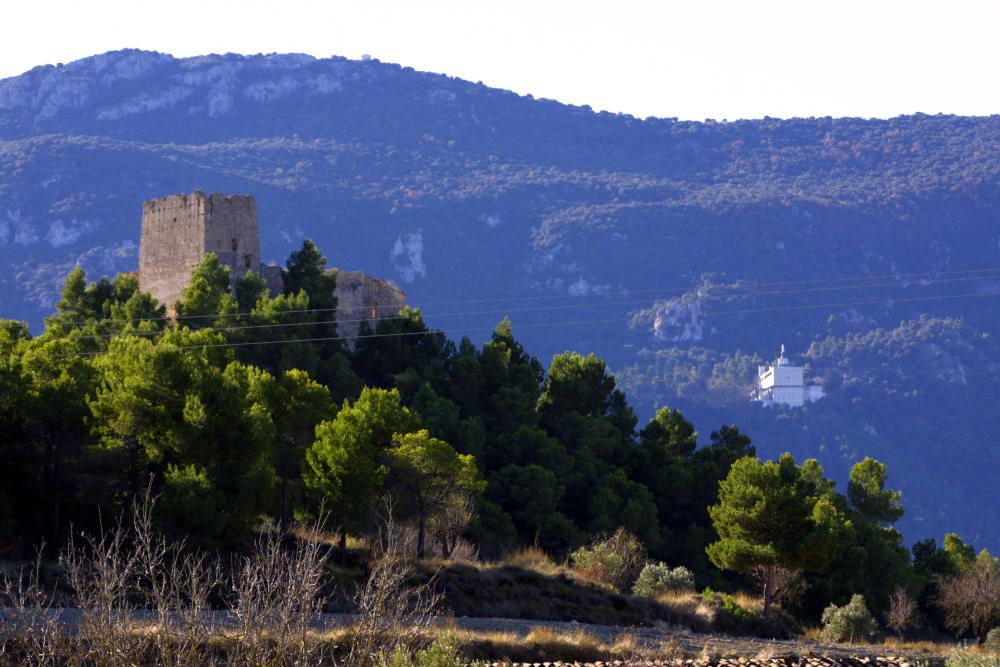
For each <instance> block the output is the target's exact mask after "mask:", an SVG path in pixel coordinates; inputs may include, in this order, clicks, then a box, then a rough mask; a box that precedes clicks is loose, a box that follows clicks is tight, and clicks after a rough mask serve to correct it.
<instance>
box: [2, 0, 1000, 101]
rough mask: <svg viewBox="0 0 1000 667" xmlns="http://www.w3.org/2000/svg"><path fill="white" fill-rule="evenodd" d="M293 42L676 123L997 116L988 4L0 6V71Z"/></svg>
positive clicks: (421, 1) (667, 0)
mask: <svg viewBox="0 0 1000 667" xmlns="http://www.w3.org/2000/svg"><path fill="white" fill-rule="evenodd" d="M125 47H134V48H142V49H150V50H156V51H162V52H167V53H171V54H173V55H175V56H191V55H199V54H204V53H213V52H214V53H224V52H228V51H232V52H237V53H247V54H250V53H270V52H292V51H294V52H304V53H309V54H312V55H315V56H320V57H326V56H330V55H342V56H346V57H349V58H358V57H360V56H361V55H363V54H370V55H371V56H372V57H375V58H378V59H380V60H382V61H385V62H396V63H400V64H402V65H409V66H412V67H414V68H416V69H419V70H426V71H432V72H442V73H445V74H450V75H452V76H457V77H461V78H463V79H468V80H471V81H482V82H483V83H486V84H488V85H491V86H496V87H500V88H507V89H511V90H514V91H516V92H518V93H522V94H524V93H531V94H532V95H534V96H535V97H548V98H553V99H557V100H560V101H562V102H567V103H572V104H589V105H590V106H592V107H593V108H594V109H595V110H608V111H623V112H627V113H631V114H634V115H636V116H640V117H645V116H676V117H679V118H682V119H696V120H700V119H704V118H716V119H720V120H721V119H723V118H728V119H730V120H733V119H736V118H759V117H762V116H765V115H769V116H775V117H782V118H787V117H791V116H827V115H829V116H863V117H888V116H895V115H898V114H904V113H913V112H917V111H921V112H924V113H938V112H943V113H956V114H969V115H986V114H992V113H1000V85H998V81H997V73H998V71H1000V70H998V65H1000V57H998V56H1000V0H937V1H935V2H928V1H926V0H838V1H836V2H828V1H826V0H757V1H753V0H684V1H680V0H647V1H640V0H601V1H599V2H596V1H590V0H575V1H566V2H563V1H561V0H560V1H551V0H533V1H525V0H492V1H491V2H482V1H480V0H395V1H389V0H351V1H341V0H323V1H320V0H271V1H267V2H265V1H262V0H0V78H2V77H7V76H13V75H16V74H20V73H21V72H24V71H26V70H28V69H30V68H31V67H34V66H35V65H39V64H47V63H57V62H69V61H71V60H74V59H77V58H80V57H84V56H87V55H93V54H95V53H101V52H104V51H109V50H112V49H119V48H125Z"/></svg>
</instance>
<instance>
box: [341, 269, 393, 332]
mask: <svg viewBox="0 0 1000 667" xmlns="http://www.w3.org/2000/svg"><path fill="white" fill-rule="evenodd" d="M334 293H335V294H336V295H337V335H338V336H346V337H348V338H353V337H354V336H357V335H358V329H359V328H360V327H361V321H362V320H364V321H366V322H368V323H369V324H370V325H371V326H372V328H373V329H374V328H375V321H376V320H378V319H379V318H383V317H395V316H396V315H397V314H399V311H400V310H402V309H403V307H404V306H406V292H404V291H403V290H401V289H399V288H398V287H396V286H395V285H394V284H392V283H391V282H389V281H388V280H380V279H378V278H372V277H371V276H369V275H366V274H364V273H361V272H360V271H337V289H336V290H335V291H334Z"/></svg>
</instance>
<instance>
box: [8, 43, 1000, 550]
mask: <svg viewBox="0 0 1000 667" xmlns="http://www.w3.org/2000/svg"><path fill="white" fill-rule="evenodd" d="M998 168H1000V118H997V117H990V118H960V117H943V116H934V117H930V116H919V115H918V116H910V117H900V118H895V119H889V120H863V119H849V118H848V119H831V118H814V119H793V120H777V119H764V120H753V121H734V122H714V121H706V122H702V123H695V122H679V121H675V120H671V119H645V120H642V119H636V118H632V117H629V116H625V115H614V114H606V113H593V112H592V111H591V110H590V109H587V108H580V107H570V106H566V105H562V104H559V103H557V102H554V101H550V100H536V99H532V98H530V97H521V96H518V95H515V94H512V93H509V92H505V91H500V90H495V89H490V88H487V87H485V86H483V85H480V84H473V83H470V82H466V81H461V80H457V79H452V78H448V77H445V76H441V75H435V74H427V73H421V72H414V71H413V70H411V69H409V68H404V67H399V66H397V65H390V64H385V63H380V62H378V61H374V60H371V61H349V60H344V59H338V58H333V59H328V60H316V59H313V58H310V57H306V56H297V55H271V56H252V57H242V56H235V55H226V56H206V57H201V58H189V59H175V58H172V57H171V56H168V55H164V54H155V53H148V52H137V51H125V52H116V53H109V54H104V55H100V56H95V57H93V58H88V59H85V60H82V61H78V62H75V63H70V64H67V65H63V66H58V67H40V68H37V69H35V70H32V71H31V72H28V73H26V74H24V75H22V76H20V77H15V78H11V79H6V80H3V81H0V265H2V266H3V268H4V270H3V271H2V272H0V313H2V314H3V316H5V317H12V318H16V319H24V320H26V321H27V322H28V323H30V324H31V326H32V329H33V330H34V331H36V332H39V331H41V320H42V318H43V317H44V316H45V315H48V314H49V313H50V312H51V310H52V307H53V303H54V302H55V301H56V300H57V299H58V298H59V294H60V290H61V289H62V285H63V281H64V280H65V277H66V276H67V275H68V274H69V272H70V270H71V269H72V268H73V266H75V265H76V264H79V265H81V266H82V267H83V268H84V269H85V270H86V272H87V275H88V276H90V277H91V278H92V279H96V278H98V277H99V276H101V275H105V274H106V275H108V276H113V275H115V274H117V273H119V272H122V271H131V270H134V269H135V267H136V264H137V244H138V234H139V218H140V212H141V208H140V206H141V202H142V201H143V200H144V199H147V198H151V197H157V196H162V195H165V194H170V193H176V192H189V191H191V190H193V189H196V188H200V189H203V190H206V191H224V192H243V193H252V194H254V195H255V196H256V198H257V201H258V204H259V208H260V213H261V223H262V230H261V232H262V254H263V256H264V258H265V259H271V260H274V261H278V262H282V261H283V260H284V258H285V257H287V256H288V254H289V253H290V252H291V251H292V250H294V249H296V248H298V247H299V246H300V244H301V242H302V239H303V238H306V237H310V238H313V239H315V240H316V242H317V244H318V245H319V246H320V247H322V248H324V249H325V250H326V252H327V254H328V255H329V257H330V263H331V264H332V265H336V266H339V267H343V268H345V269H361V270H365V271H367V272H369V273H372V274H373V275H378V276H383V277H387V278H392V279H393V280H395V281H397V282H398V283H399V284H400V285H401V286H402V287H403V288H404V289H406V290H407V291H408V293H409V301H410V302H411V303H413V304H415V305H417V306H420V307H421V309H422V314H423V317H424V318H425V319H426V321H427V322H428V323H429V324H430V325H431V326H434V327H441V328H442V329H443V330H444V331H446V332H448V333H449V334H450V335H452V336H453V337H454V338H455V339H458V338H460V337H461V336H462V335H463V334H468V335H469V336H470V337H471V338H472V340H473V341H475V342H477V343H481V342H483V341H486V340H488V339H489V336H490V333H491V332H492V330H493V328H494V326H495V324H496V322H497V321H499V320H500V319H501V318H502V317H504V316H505V315H509V317H510V319H511V321H512V322H513V324H514V327H515V330H516V331H517V332H518V338H519V340H523V341H524V345H525V347H526V348H527V349H530V350H532V352H533V353H534V354H536V355H538V356H539V357H540V358H541V359H542V360H543V362H545V363H546V364H547V362H548V361H549V359H551V358H552V355H553V354H555V353H558V352H563V351H565V350H578V351H580V352H583V353H589V352H591V351H593V352H596V353H597V354H598V355H599V356H600V357H601V358H603V359H605V360H606V361H607V363H608V364H609V366H610V367H611V369H613V370H614V371H616V372H617V373H618V377H619V384H620V386H621V387H622V388H624V390H625V392H626V394H627V396H628V398H629V400H630V402H631V403H632V404H633V405H635V406H636V411H637V413H638V414H639V416H640V417H641V420H642V421H645V420H647V419H648V418H650V417H651V416H652V415H653V414H654V410H655V409H656V408H658V407H662V406H664V405H667V406H669V407H671V408H680V409H681V410H682V411H683V412H684V414H685V415H687V416H688V417H689V418H691V419H692V420H693V421H694V424H695V426H696V427H697V429H698V431H699V434H700V436H699V437H700V440H699V441H700V442H702V443H705V444H707V443H709V442H710V438H709V437H708V436H709V434H710V433H711V432H712V431H713V430H716V429H717V428H718V426H719V425H720V424H723V423H738V424H739V425H740V427H741V429H742V430H743V431H745V432H748V433H750V435H751V436H752V437H753V439H754V445H755V446H756V448H757V450H758V452H760V453H762V454H764V455H767V456H773V455H776V454H779V453H781V452H782V451H785V450H790V451H792V452H793V453H794V454H795V455H796V456H797V457H799V458H801V457H803V456H806V455H815V456H818V457H819V459H820V461H821V462H822V463H823V465H824V466H825V467H826V469H827V470H828V472H830V474H832V475H833V477H834V478H835V479H837V480H838V481H839V482H840V484H841V485H843V484H844V483H845V482H846V474H847V470H848V469H849V468H850V467H851V466H852V465H853V464H854V463H856V462H857V461H859V460H860V459H861V458H862V457H863V456H865V455H872V456H875V457H876V458H879V459H880V460H882V461H883V462H885V463H887V464H888V465H889V469H890V470H891V471H892V474H893V477H894V479H895V480H898V484H899V486H900V488H901V489H902V490H903V492H904V498H905V505H906V508H907V514H906V515H905V516H904V518H903V519H902V521H901V523H900V526H901V527H902V529H903V532H904V533H905V534H906V535H907V537H908V539H911V540H915V539H919V538H923V537H931V536H935V537H937V538H938V539H940V537H941V535H942V534H943V533H944V532H945V531H946V530H957V531H958V532H959V533H960V534H962V535H963V537H965V538H966V539H968V540H971V541H975V542H976V543H981V544H984V545H988V546H991V547H993V548H994V549H996V547H997V546H998V545H1000V533H998V532H997V531H998V528H997V525H996V522H995V521H994V520H993V516H994V515H995V512H994V511H992V510H993V508H995V506H996V505H995V501H994V499H993V497H992V496H993V493H992V489H995V488H996V487H997V484H998V481H1000V480H998V479H997V472H996V471H997V470H998V469H1000V468H998V465H997V464H998V457H1000V454H998V453H997V451H998V450H997V448H996V447H994V446H992V444H991V443H992V442H993V441H994V440H995V435H994V434H995V433H996V432H997V429H996V427H997V420H998V417H997V415H996V410H995V406H994V405H993V401H992V399H991V397H992V395H993V394H994V393H995V391H994V389H995V387H996V386H997V382H998V380H1000V351H998V347H997V344H996V336H998V335H1000V330H998V329H1000V325H998V324H997V323H998V322H1000V317H998V315H1000V311H998V308H997V304H998V302H997V295H1000V269H998V268H997V259H998V257H1000V235H998V232H997V229H998V227H997V203H998V202H1000V192H998V186H997V183H998V182H1000V181H998V178H997V176H998ZM782 343H783V344H785V345H786V346H787V347H788V349H789V351H790V352H791V354H792V356H793V359H794V360H797V361H802V362H805V363H808V365H809V367H810V371H811V373H812V374H814V375H815V376H816V377H818V378H819V379H821V380H822V381H823V382H824V383H825V385H826V388H827V394H828V398H827V399H824V401H822V402H820V403H817V404H816V405H814V406H811V407H809V408H805V409H801V410H795V411H785V410H774V411H764V410H762V409H760V408H757V407H755V406H753V405H750V404H749V402H748V401H747V399H746V394H747V393H748V391H749V388H750V386H751V384H752V376H753V373H754V371H755V368H756V364H757V363H758V362H759V360H764V361H767V360H770V359H771V358H772V357H773V356H774V355H775V353H776V352H777V349H778V345H780V344H782ZM970 506H971V507H976V508H982V511H977V512H969V511H966V509H967V508H968V507H970Z"/></svg>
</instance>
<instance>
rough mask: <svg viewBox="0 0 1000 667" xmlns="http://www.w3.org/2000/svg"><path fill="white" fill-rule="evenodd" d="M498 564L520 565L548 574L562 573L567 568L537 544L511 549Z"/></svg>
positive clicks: (526, 568) (523, 567)
mask: <svg viewBox="0 0 1000 667" xmlns="http://www.w3.org/2000/svg"><path fill="white" fill-rule="evenodd" d="M499 564H500V565H509V566H511V567H520V568H522V569H525V570H532V571H533V572H538V573H539V574H545V575H548V576H552V575H556V574H563V573H565V572H566V571H567V568H565V567H562V566H560V565H559V564H557V563H556V562H555V561H554V560H552V557H551V556H549V555H548V554H547V553H545V550H544V549H542V548H541V547H538V546H528V547H521V548H520V549H518V550H516V551H512V552H510V553H509V554H507V555H506V556H505V557H504V559H503V560H502V561H501V562H500V563H499Z"/></svg>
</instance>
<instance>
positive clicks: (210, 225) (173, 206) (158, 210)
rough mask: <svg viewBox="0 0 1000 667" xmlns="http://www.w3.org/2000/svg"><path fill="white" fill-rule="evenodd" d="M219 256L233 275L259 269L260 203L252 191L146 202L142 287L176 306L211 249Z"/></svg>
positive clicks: (141, 261) (142, 244)
mask: <svg viewBox="0 0 1000 667" xmlns="http://www.w3.org/2000/svg"><path fill="white" fill-rule="evenodd" d="M209 252H214V253H216V254H217V255H218V256H219V260H220V261H221V262H222V264H223V265H225V266H228V267H229V268H230V269H231V271H232V278H233V280H234V281H235V280H236V278H238V277H239V276H242V275H243V274H245V273H246V272H247V271H248V270H251V269H252V270H254V271H257V270H259V266H260V237H259V232H258V229H257V203H256V201H254V198H253V196H251V195H232V196H228V197H227V196H225V195H223V194H221V193H218V192H213V193H212V194H211V195H206V194H205V193H203V192H195V193H193V194H190V195H171V196H169V197H163V198H161V199H154V200H151V201H147V202H146V203H145V204H143V208H142V236H141V238H140V241H139V286H140V287H141V288H142V289H143V290H145V291H147V292H149V293H151V294H152V295H153V296H154V297H156V299H157V300H158V301H160V303H163V304H166V305H167V307H168V308H172V307H173V305H174V303H176V302H177V301H178V300H179V299H180V298H181V297H182V296H183V293H184V288H185V287H186V286H187V284H188V280H189V279H190V277H191V270H192V269H194V267H195V266H197V265H198V263H199V262H200V261H201V260H202V259H203V258H204V256H205V255H206V254H207V253H209Z"/></svg>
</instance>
